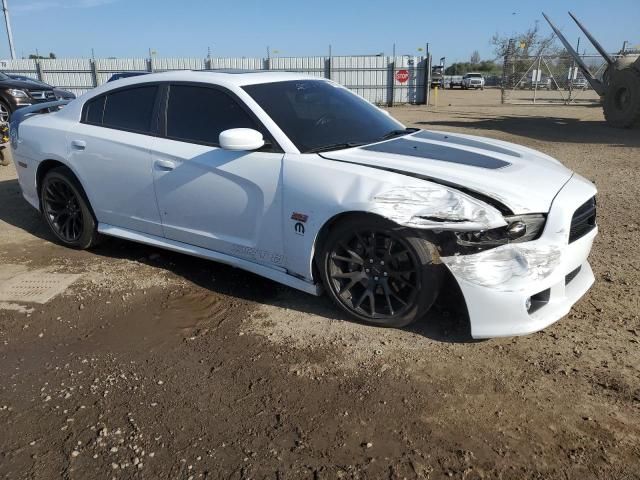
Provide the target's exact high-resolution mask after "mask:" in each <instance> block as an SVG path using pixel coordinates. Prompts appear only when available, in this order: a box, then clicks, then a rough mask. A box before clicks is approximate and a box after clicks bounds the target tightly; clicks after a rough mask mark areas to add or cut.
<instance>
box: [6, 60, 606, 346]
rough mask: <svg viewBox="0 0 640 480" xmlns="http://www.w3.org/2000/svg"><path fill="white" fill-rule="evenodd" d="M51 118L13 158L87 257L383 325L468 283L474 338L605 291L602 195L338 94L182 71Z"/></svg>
mask: <svg viewBox="0 0 640 480" xmlns="http://www.w3.org/2000/svg"><path fill="white" fill-rule="evenodd" d="M57 103H60V102H57ZM50 106H51V107H54V106H56V103H53V104H51V105H50ZM38 108H39V109H42V105H40V106H38V107H27V109H23V110H19V111H18V112H17V113H16V115H15V116H14V119H13V122H12V125H11V144H12V148H13V158H14V161H15V163H16V168H17V171H18V175H19V181H20V186H21V188H22V192H23V195H24V197H25V198H26V200H27V201H28V202H29V203H30V204H31V205H33V206H34V207H35V208H37V209H39V210H40V211H41V212H42V214H43V217H44V219H45V221H46V222H47V224H48V226H49V228H50V229H51V231H52V232H53V234H54V235H55V237H56V238H57V239H58V240H59V241H60V242H61V243H62V244H64V245H67V246H69V247H72V248H81V249H86V248H90V247H92V246H93V245H95V244H96V242H97V241H98V240H99V238H100V236H101V235H111V236H114V237H120V238H124V239H128V240H133V241H135V242H141V243H146V244H149V245H154V246H158V247H162V248H166V249H169V250H174V251H177V252H183V253H186V254H190V255H196V256H198V257H202V258H205V259H211V260H215V261H219V262H224V263H228V264H230V265H234V266H236V267H239V268H243V269H245V270H248V271H251V272H254V273H257V274H259V275H262V276H265V277H267V278H270V279H272V280H275V281H278V282H281V283H283V284H286V285H289V286H291V287H294V288H297V289H300V290H303V291H305V292H308V293H311V294H314V295H318V294H320V293H321V291H322V290H323V289H322V286H324V290H326V292H327V293H328V294H329V295H330V296H331V298H332V299H333V300H334V301H335V303H336V304H337V305H338V306H339V307H340V308H342V309H343V310H344V311H346V312H348V313H349V314H350V315H352V316H353V317H355V318H357V319H359V320H361V321H365V322H369V323H372V324H376V325H382V326H396V327H399V326H404V325H407V324H409V323H411V322H413V321H415V320H417V319H419V318H420V317H422V316H424V314H425V313H426V312H427V311H428V310H429V308H430V307H431V306H432V304H433V302H434V301H435V299H436V297H437V296H438V294H439V293H441V292H442V290H443V288H445V285H450V283H445V282H444V280H445V278H446V277H447V276H449V277H451V276H452V277H453V278H454V279H455V281H456V282H457V284H458V285H459V287H460V291H461V292H462V294H463V296H464V301H465V303H466V307H467V310H468V313H469V319H470V323H471V334H472V336H473V337H476V338H483V337H495V336H506V335H519V334H526V333H530V332H534V331H536V330H539V329H541V328H544V327H545V326H547V325H549V324H551V323H553V322H554V321H556V320H558V319H559V318H561V317H562V316H563V315H565V314H566V313H567V312H568V311H569V309H570V308H571V306H572V305H573V304H574V303H575V302H576V301H577V300H578V299H579V298H580V297H581V296H582V295H583V294H584V293H585V292H586V291H587V290H588V289H589V287H590V286H591V284H592V283H593V281H594V276H593V273H592V271H591V268H590V266H589V263H588V262H587V256H588V254H589V251H590V250H591V245H592V242H593V239H594V237H595V236H596V233H597V226H596V221H595V210H596V208H595V205H596V202H595V194H596V189H595V188H594V186H593V185H592V183H591V182H589V181H587V180H585V179H584V178H582V177H580V176H579V175H577V174H575V173H573V172H571V171H570V170H568V169H567V168H565V167H564V166H562V165H561V164H560V162H558V161H557V160H555V159H553V158H551V157H549V156H547V155H544V154H542V153H540V152H537V151H534V150H531V149H528V148H525V147H521V146H518V145H514V144H510V143H506V142H501V141H497V140H492V139H486V138H480V137H474V136H469V135H462V134H453V133H444V132H436V131H429V130H418V129H413V128H405V127H404V126H403V125H402V124H400V123H399V122H397V121H396V120H394V119H393V118H392V117H390V116H389V115H388V114H387V113H386V112H384V111H383V110H381V109H379V108H377V107H376V106H374V105H372V104H370V103H368V102H366V101H365V100H363V99H362V98H360V97H359V96H357V95H355V94H354V93H352V92H350V91H349V90H347V89H346V88H344V87H342V86H340V85H338V84H337V83H334V82H332V81H329V80H324V79H317V78H310V77H308V76H302V75H299V74H293V73H274V72H241V73H240V72H231V71H228V72H205V71H200V72H195V71H180V72H167V73H158V74H149V75H144V76H138V77H134V78H129V79H124V80H119V81H116V82H111V83H108V84H106V85H103V86H101V87H99V88H96V89H95V90H92V91H90V92H89V93H87V94H85V95H84V96H82V97H81V98H79V99H77V100H75V101H72V102H71V103H69V104H68V105H66V106H65V107H64V108H62V109H61V110H60V111H57V112H55V113H49V114H43V115H38V114H35V110H36V109H38ZM454 286H455V285H454Z"/></svg>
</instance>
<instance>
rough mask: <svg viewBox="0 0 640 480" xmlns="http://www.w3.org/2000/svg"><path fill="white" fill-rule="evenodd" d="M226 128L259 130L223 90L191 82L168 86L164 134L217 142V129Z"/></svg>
mask: <svg viewBox="0 0 640 480" xmlns="http://www.w3.org/2000/svg"><path fill="white" fill-rule="evenodd" d="M230 128H253V129H255V130H262V129H260V128H259V127H258V125H256V122H255V121H254V120H253V119H252V118H251V117H250V116H249V114H247V113H246V112H245V110H244V109H243V108H242V107H241V106H240V105H239V104H238V102H236V100H235V99H233V98H232V97H231V96H229V95H228V94H226V93H225V92H222V91H220V90H217V89H215V88H208V87H198V86H193V85H171V86H170V87H169V101H168V103H167V137H168V138H170V139H173V140H181V141H185V142H192V143H203V144H206V145H214V146H217V145H218V136H219V135H220V132H222V131H224V130H228V129H230Z"/></svg>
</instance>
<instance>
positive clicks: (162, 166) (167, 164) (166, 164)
mask: <svg viewBox="0 0 640 480" xmlns="http://www.w3.org/2000/svg"><path fill="white" fill-rule="evenodd" d="M156 167H157V168H158V169H159V170H167V171H168V170H173V169H174V168H176V164H175V163H174V162H172V161H171V160H156Z"/></svg>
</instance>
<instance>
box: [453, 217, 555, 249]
mask: <svg viewBox="0 0 640 480" xmlns="http://www.w3.org/2000/svg"><path fill="white" fill-rule="evenodd" d="M504 219H505V221H506V222H507V225H506V226H504V227H500V228H494V229H491V230H484V231H478V232H459V233H456V238H457V242H458V244H459V245H463V246H465V247H483V246H484V247H496V246H499V245H506V244H507V243H522V242H529V241H531V240H535V239H537V238H538V237H539V236H540V235H541V234H542V230H543V229H544V224H545V222H546V216H545V215H542V214H537V213H536V214H531V215H512V216H506V217H504Z"/></svg>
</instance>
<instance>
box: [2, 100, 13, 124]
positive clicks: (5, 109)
mask: <svg viewBox="0 0 640 480" xmlns="http://www.w3.org/2000/svg"><path fill="white" fill-rule="evenodd" d="M9 120H11V108H10V107H9V104H8V103H7V102H5V101H4V100H0V122H3V123H7V122H9Z"/></svg>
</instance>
